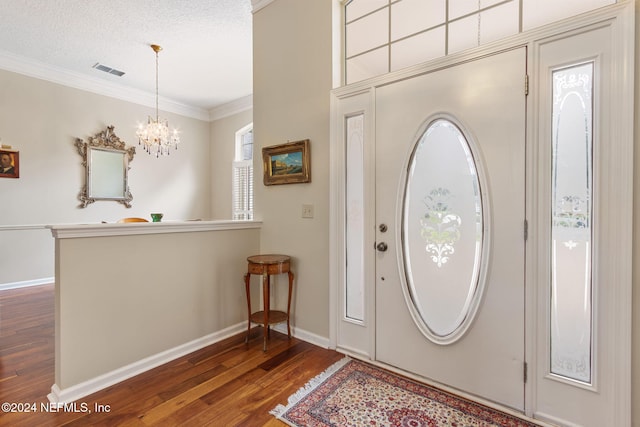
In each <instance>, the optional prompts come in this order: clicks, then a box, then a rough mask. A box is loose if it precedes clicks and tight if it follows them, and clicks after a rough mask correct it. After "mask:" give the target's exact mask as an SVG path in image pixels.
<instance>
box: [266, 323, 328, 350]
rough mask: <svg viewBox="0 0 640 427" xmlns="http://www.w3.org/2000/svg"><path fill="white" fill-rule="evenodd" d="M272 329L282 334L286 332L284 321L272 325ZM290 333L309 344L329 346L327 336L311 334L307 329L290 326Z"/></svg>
mask: <svg viewBox="0 0 640 427" xmlns="http://www.w3.org/2000/svg"><path fill="white" fill-rule="evenodd" d="M273 330H275V331H278V332H280V333H283V334H285V335H286V334H287V325H286V323H278V324H277V325H275V326H273ZM291 335H292V336H294V337H296V338H298V339H299V340H302V341H306V342H308V343H310V344H313V345H317V346H318V347H322V348H329V338H326V337H322V336H320V335H316V334H313V333H311V332H309V331H306V330H304V329H300V328H294V327H292V328H291Z"/></svg>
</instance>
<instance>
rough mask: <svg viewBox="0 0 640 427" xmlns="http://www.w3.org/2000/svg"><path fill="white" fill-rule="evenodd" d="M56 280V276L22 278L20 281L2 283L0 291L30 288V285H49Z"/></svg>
mask: <svg viewBox="0 0 640 427" xmlns="http://www.w3.org/2000/svg"><path fill="white" fill-rule="evenodd" d="M55 281H56V278H55V277H43V278H41V279H31V280H22V281H20V282H9V283H0V291H6V290H9V289H19V288H28V287H30V286H40V285H49V284H51V283H54V282H55Z"/></svg>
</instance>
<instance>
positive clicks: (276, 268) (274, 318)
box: [244, 255, 293, 351]
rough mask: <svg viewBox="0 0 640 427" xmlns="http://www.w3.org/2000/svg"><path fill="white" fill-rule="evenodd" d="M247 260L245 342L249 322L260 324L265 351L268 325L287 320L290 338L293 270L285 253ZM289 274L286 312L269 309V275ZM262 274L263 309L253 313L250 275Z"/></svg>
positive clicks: (264, 349) (268, 330)
mask: <svg viewBox="0 0 640 427" xmlns="http://www.w3.org/2000/svg"><path fill="white" fill-rule="evenodd" d="M247 261H248V262H249V266H248V272H247V274H245V275H244V284H245V289H246V292H247V310H248V313H249V321H248V325H247V338H246V339H245V342H248V341H249V333H250V332H251V323H252V322H253V323H258V324H261V325H262V326H263V328H264V337H263V339H264V345H263V351H267V339H268V338H269V334H270V329H269V326H270V325H273V324H275V323H280V322H284V321H286V322H287V334H288V335H289V338H291V326H290V324H289V320H290V317H291V292H292V290H293V272H292V271H291V257H289V256H287V255H253V256H250V257H249V258H247ZM284 273H287V274H288V275H289V298H288V302H287V312H286V313H285V312H284V311H278V310H271V308H270V302H269V301H270V299H269V297H270V293H271V280H270V276H271V275H274V274H284ZM252 274H260V275H262V297H263V310H261V311H257V312H255V313H252V312H251V289H250V284H251V275H252Z"/></svg>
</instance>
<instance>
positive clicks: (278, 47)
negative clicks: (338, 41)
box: [253, 0, 332, 338]
mask: <svg viewBox="0 0 640 427" xmlns="http://www.w3.org/2000/svg"><path fill="white" fill-rule="evenodd" d="M331 8H332V2H330V1H300V0H278V1H275V2H273V3H271V4H270V5H269V6H267V7H265V8H263V9H261V10H259V11H258V12H257V13H255V14H254V16H253V40H254V56H253V69H254V82H253V87H254V93H253V109H254V122H253V129H254V141H255V152H256V153H259V152H260V150H261V148H262V147H264V146H270V145H276V144H283V143H286V142H287V141H297V140H301V139H307V138H308V139H309V140H310V141H311V182H310V183H305V184H290V185H274V186H268V187H266V186H264V185H263V184H262V175H261V174H262V164H261V159H259V158H258V157H259V156H254V159H255V160H254V168H255V171H256V172H255V176H256V181H255V185H256V187H255V195H256V200H255V205H256V219H259V220H262V221H263V228H262V234H261V239H260V241H261V251H262V252H263V253H269V252H272V253H273V252H277V253H284V254H287V255H291V256H292V257H293V259H294V262H293V269H294V272H295V274H296V281H295V291H294V303H293V307H292V310H293V325H294V327H296V328H300V329H302V330H304V331H306V332H308V333H311V334H315V335H318V336H320V337H322V338H326V337H328V336H329V233H328V230H329V91H330V90H331V10H332V9H331ZM302 204H313V205H314V217H313V218H311V219H303V218H301V210H302ZM279 280H284V279H279ZM281 289H284V287H282V288H281ZM284 294H285V293H284V292H281V293H280V294H279V295H278V299H279V300H280V304H282V302H283V298H284V296H285V295H284Z"/></svg>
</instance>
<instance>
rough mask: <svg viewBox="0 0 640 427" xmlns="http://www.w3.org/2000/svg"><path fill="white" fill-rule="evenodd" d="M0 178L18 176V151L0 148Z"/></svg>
mask: <svg viewBox="0 0 640 427" xmlns="http://www.w3.org/2000/svg"><path fill="white" fill-rule="evenodd" d="M0 178H20V152H19V151H15V150H9V149H5V148H3V149H0Z"/></svg>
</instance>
